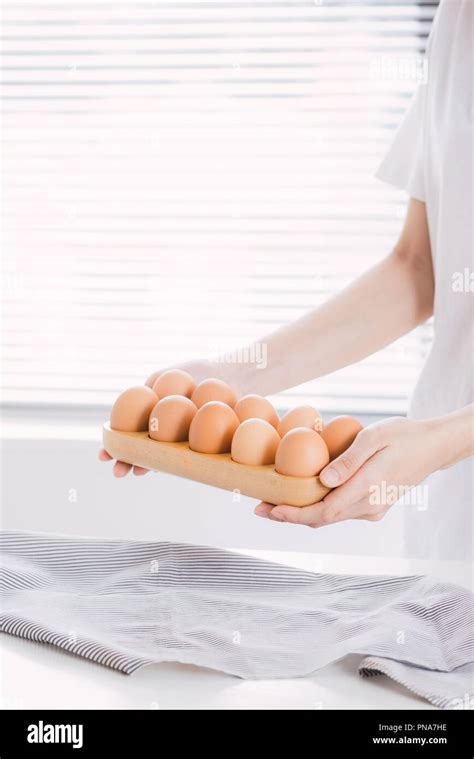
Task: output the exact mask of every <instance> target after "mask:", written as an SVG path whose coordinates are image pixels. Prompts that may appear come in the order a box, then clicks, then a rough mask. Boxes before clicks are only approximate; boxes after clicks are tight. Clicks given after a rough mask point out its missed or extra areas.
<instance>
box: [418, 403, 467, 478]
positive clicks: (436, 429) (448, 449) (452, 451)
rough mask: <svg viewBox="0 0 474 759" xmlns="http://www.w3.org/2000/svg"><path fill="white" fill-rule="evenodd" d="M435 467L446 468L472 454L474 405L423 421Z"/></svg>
mask: <svg viewBox="0 0 474 759" xmlns="http://www.w3.org/2000/svg"><path fill="white" fill-rule="evenodd" d="M423 424H424V425H425V427H426V430H427V440H428V445H429V446H430V448H431V450H432V451H433V456H434V460H435V465H436V469H447V468H449V467H451V466H454V464H457V463H458V462H459V461H461V460H462V459H464V458H467V457H468V456H472V455H473V454H474V406H472V405H471V406H467V407H465V408H463V409H460V410H458V411H455V412H453V413H451V414H446V415H444V416H440V417H436V418H434V419H429V420H427V421H426V422H423Z"/></svg>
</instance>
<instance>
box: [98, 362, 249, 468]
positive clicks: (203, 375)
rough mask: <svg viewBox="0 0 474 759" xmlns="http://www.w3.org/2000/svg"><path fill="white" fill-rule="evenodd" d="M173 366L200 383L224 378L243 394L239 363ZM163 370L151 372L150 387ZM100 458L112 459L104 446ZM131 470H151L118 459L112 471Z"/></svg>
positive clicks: (189, 363)
mask: <svg viewBox="0 0 474 759" xmlns="http://www.w3.org/2000/svg"><path fill="white" fill-rule="evenodd" d="M170 368H171V367H170ZM172 368H174V369H184V371H186V372H189V374H191V375H192V377H193V378H194V379H195V381H196V382H197V383H198V384H199V382H202V380H204V379H207V378H208V377H218V378H219V379H222V380H224V381H225V382H228V383H229V385H231V387H232V388H233V390H235V392H236V393H237V395H241V394H242V389H241V387H239V382H238V375H237V370H238V365H234V364H225V363H217V362H212V361H206V360H200V361H188V362H186V363H185V364H180V365H179V366H177V367H172ZM163 371H165V370H164V369H159V370H158V371H156V372H153V374H151V375H150V376H149V377H148V378H147V380H146V381H145V385H148V386H149V387H151V386H152V385H153V383H154V381H155V379H156V378H157V377H158V375H160V374H161V373H162V372H163ZM99 460H100V461H112V456H109V454H108V453H107V451H106V450H105V449H104V448H101V449H100V451H99ZM130 470H132V471H133V474H134V475H136V476H137V477H141V476H143V475H144V474H147V472H149V471H150V470H149V469H145V468H144V467H142V466H132V464H126V463H125V461H116V462H115V464H114V467H113V470H112V471H113V475H114V477H125V476H126V475H127V474H128V473H129V472H130Z"/></svg>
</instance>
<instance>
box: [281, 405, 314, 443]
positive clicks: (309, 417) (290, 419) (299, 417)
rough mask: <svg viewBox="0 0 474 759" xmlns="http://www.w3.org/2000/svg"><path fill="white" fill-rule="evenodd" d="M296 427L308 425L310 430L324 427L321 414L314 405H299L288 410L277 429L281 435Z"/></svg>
mask: <svg viewBox="0 0 474 759" xmlns="http://www.w3.org/2000/svg"><path fill="white" fill-rule="evenodd" d="M296 427H308V429H310V430H316V432H320V431H321V430H322V428H323V422H322V419H321V414H320V413H319V411H317V410H316V409H315V408H313V407H312V406H297V407H296V408H292V409H291V410H290V411H288V412H287V413H286V414H285V416H284V417H283V418H282V419H281V421H280V423H279V425H278V427H277V430H278V434H279V435H280V437H284V436H285V435H286V433H287V432H289V431H290V430H294V429H295V428H296Z"/></svg>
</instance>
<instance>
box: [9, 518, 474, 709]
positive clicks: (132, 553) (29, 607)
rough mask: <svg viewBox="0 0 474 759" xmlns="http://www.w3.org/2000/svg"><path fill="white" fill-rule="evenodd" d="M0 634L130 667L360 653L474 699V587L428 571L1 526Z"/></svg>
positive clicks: (264, 666)
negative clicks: (308, 562) (306, 564)
mask: <svg viewBox="0 0 474 759" xmlns="http://www.w3.org/2000/svg"><path fill="white" fill-rule="evenodd" d="M0 546H1V556H2V558H1V569H2V573H1V581H0V590H1V594H2V599H3V600H2V615H1V628H0V629H1V630H2V631H3V632H6V633H9V634H11V635H18V636H20V637H23V638H28V639H30V640H35V641H39V642H42V643H49V644H52V645H55V646H58V647H60V648H62V649H64V650H66V651H69V652H70V653H74V654H76V655H78V656H82V657H85V658H87V659H92V660H93V661H95V662H98V663H99V664H103V665H105V666H107V667H112V668H114V669H117V670H119V671H121V672H124V673H126V674H131V673H132V672H134V671H135V670H137V669H138V668H139V667H142V666H144V665H146V664H151V663H156V662H163V661H177V662H185V663H191V664H196V665H201V666H203V667H211V668H213V669H216V670H221V671H223V672H226V673H230V674H233V675H237V676H239V677H243V678H265V679H266V678H285V677H287V678H288V677H304V676H311V675H314V674H315V673H316V672H317V670H319V669H321V667H324V666H325V665H326V664H329V663H330V662H333V661H336V660H337V659H341V658H342V657H344V656H346V655H347V654H360V655H361V657H362V658H361V663H360V668H359V671H360V673H361V675H362V676H367V675H373V674H376V673H383V674H386V675H388V676H389V677H392V678H393V679H394V680H396V681H398V682H400V683H403V685H405V686H406V687H407V688H409V689H410V690H411V691H413V692H414V693H417V694H418V695H420V696H422V697H423V698H426V699H428V701H430V702H431V703H433V704H435V705H437V706H440V707H448V708H463V707H464V708H465V707H466V705H467V706H469V705H471V706H472V702H473V700H474V687H473V675H474V664H473V660H474V632H473V602H472V594H471V593H470V592H468V591H467V590H465V589H464V588H461V587H458V586H456V585H452V584H449V583H445V582H441V581H439V580H436V579H433V578H429V577H423V576H413V577H388V576H378V577H370V576H349V575H328V574H314V573H311V572H306V571H301V570H298V569H293V568H290V567H287V566H283V565H279V564H275V563H271V562H267V561H263V560H260V559H256V558H252V557H249V556H244V555H242V554H239V553H234V552H232V551H224V550H220V549H216V548H206V547H202V546H194V545H184V544H174V543H157V542H144V541H136V540H102V539H96V538H81V537H66V536H61V535H42V534H33V533H26V532H11V531H9V532H4V533H2V534H1V535H0Z"/></svg>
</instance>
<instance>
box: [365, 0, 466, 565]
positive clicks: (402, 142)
mask: <svg viewBox="0 0 474 759" xmlns="http://www.w3.org/2000/svg"><path fill="white" fill-rule="evenodd" d="M473 9H474V1H473V0H442V2H441V4H440V6H439V8H438V11H437V14H436V17H435V20H434V23H433V28H432V31H431V35H430V39H429V41H428V48H427V57H428V76H427V82H426V84H420V85H419V86H418V90H417V91H416V93H415V96H414V98H413V100H412V103H411V105H410V107H409V109H408V112H407V114H406V116H405V118H404V120H403V122H402V124H401V126H400V128H399V130H398V132H397V134H396V136H395V140H394V143H393V145H392V147H391V148H390V150H389V152H388V155H387V156H386V157H385V159H384V160H383V162H382V164H381V166H380V168H379V170H378V172H377V176H378V177H379V178H380V179H382V180H384V181H387V182H389V183H391V184H394V185H396V186H397V187H401V188H403V189H405V190H406V191H407V192H408V193H409V195H410V196H411V197H413V198H416V199H418V200H422V201H424V202H425V203H426V210H427V216H428V225H429V232H430V240H431V248H432V256H433V267H434V274H435V303H434V326H435V337H434V343H433V346H432V348H431V352H430V355H429V357H428V359H427V362H426V364H425V366H424V368H423V371H422V373H421V376H420V378H419V381H418V384H417V386H416V389H415V391H414V394H413V397H412V400H411V404H410V411H409V414H410V416H411V417H413V418H418V419H424V418H429V417H435V416H439V415H442V414H446V413H449V412H451V411H454V410H455V409H458V408H461V407H463V406H466V405H467V404H469V403H472V402H473V400H474V393H473V375H474V332H473V324H474V281H473V280H474V253H473V221H472V214H473V193H472V184H473V163H472V162H473V102H472V88H473V77H472V71H473V66H474V62H473V23H474V10H473ZM425 484H426V485H427V488H428V497H427V499H426V510H423V509H420V508H417V507H416V506H408V505H406V506H402V507H401V508H403V509H404V515H405V516H404V518H405V547H406V554H407V556H410V557H422V558H427V559H430V558H432V559H437V558H443V559H470V558H472V556H473V528H474V459H473V458H468V459H465V460H464V461H462V462H461V463H459V464H457V465H456V466H454V467H451V468H450V469H446V470H442V471H439V472H436V473H435V474H433V475H432V476H431V477H430V478H428V480H427V482H426V483H425Z"/></svg>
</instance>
